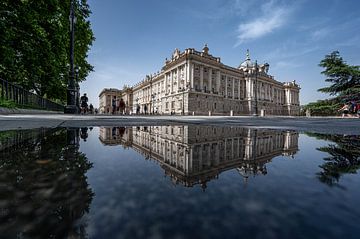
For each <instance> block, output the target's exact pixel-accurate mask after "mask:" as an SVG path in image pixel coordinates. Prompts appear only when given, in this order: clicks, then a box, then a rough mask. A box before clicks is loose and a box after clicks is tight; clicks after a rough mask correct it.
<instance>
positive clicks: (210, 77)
mask: <svg viewBox="0 0 360 239" xmlns="http://www.w3.org/2000/svg"><path fill="white" fill-rule="evenodd" d="M209 90H210V93H212V68H210V67H209Z"/></svg>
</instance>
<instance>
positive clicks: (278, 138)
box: [100, 125, 299, 186]
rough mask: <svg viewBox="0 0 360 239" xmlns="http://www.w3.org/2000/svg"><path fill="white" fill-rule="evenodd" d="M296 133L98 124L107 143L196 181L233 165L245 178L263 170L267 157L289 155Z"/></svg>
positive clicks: (180, 180) (173, 175) (187, 180)
mask: <svg viewBox="0 0 360 239" xmlns="http://www.w3.org/2000/svg"><path fill="white" fill-rule="evenodd" d="M298 138H299V134H298V133H297V132H295V131H275V130H269V129H250V128H240V127H227V128H225V127H211V126H194V125H189V126H145V127H127V128H125V127H113V128H101V129H100V140H101V142H103V144H106V145H124V147H132V148H133V149H135V150H136V151H138V152H139V153H141V154H142V155H144V157H145V158H146V159H153V160H156V161H157V162H158V163H159V164H160V166H161V167H162V168H163V169H164V170H165V174H166V175H169V176H170V177H171V178H172V180H174V182H176V183H182V184H183V185H185V186H193V185H195V184H201V185H202V186H204V185H205V186H206V182H208V181H209V180H211V179H214V178H217V177H218V175H219V174H220V173H221V172H223V171H227V170H230V169H234V168H236V169H237V170H238V172H239V173H240V174H241V175H242V176H243V177H244V178H245V179H247V177H249V176H250V175H252V174H266V166H265V164H266V163H268V162H270V161H271V160H272V158H274V157H276V156H279V155H283V156H293V155H294V154H295V153H296V152H297V151H298Z"/></svg>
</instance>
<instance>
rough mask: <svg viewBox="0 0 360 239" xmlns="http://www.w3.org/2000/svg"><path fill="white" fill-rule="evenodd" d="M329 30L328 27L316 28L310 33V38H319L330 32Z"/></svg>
mask: <svg viewBox="0 0 360 239" xmlns="http://www.w3.org/2000/svg"><path fill="white" fill-rule="evenodd" d="M330 32H331V30H330V29H328V28H321V29H317V30H315V31H314V32H312V33H311V39H312V40H313V41H318V40H321V39H323V38H325V37H327V36H328V35H329V34H330Z"/></svg>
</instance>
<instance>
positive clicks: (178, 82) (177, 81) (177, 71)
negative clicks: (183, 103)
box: [175, 67, 180, 93]
mask: <svg viewBox="0 0 360 239" xmlns="http://www.w3.org/2000/svg"><path fill="white" fill-rule="evenodd" d="M176 77H177V78H176V89H175V92H176V93H177V92H179V87H180V68H179V67H177V68H176Z"/></svg>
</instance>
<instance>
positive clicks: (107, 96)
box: [99, 88, 121, 114]
mask: <svg viewBox="0 0 360 239" xmlns="http://www.w3.org/2000/svg"><path fill="white" fill-rule="evenodd" d="M114 98H115V99H120V98H121V91H120V90H118V89H114V88H105V89H103V90H102V91H101V92H100V94H99V113H100V114H111V112H112V100H113V99H114Z"/></svg>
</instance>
